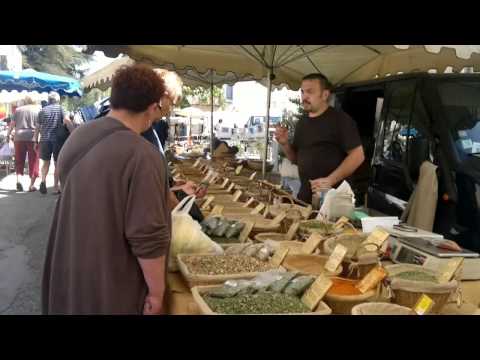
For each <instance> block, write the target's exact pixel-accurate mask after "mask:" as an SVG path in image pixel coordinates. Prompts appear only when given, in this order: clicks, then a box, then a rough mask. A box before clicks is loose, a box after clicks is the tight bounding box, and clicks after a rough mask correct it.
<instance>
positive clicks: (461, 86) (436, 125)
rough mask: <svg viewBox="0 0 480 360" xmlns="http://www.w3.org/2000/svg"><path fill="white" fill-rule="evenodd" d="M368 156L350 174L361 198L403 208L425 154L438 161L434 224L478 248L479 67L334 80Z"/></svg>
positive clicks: (338, 102) (394, 211)
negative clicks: (476, 70) (471, 71)
mask: <svg viewBox="0 0 480 360" xmlns="http://www.w3.org/2000/svg"><path fill="white" fill-rule="evenodd" d="M335 107H336V108H340V109H342V110H343V111H345V112H346V113H348V114H349V115H350V116H352V118H353V119H355V120H356V121H357V123H358V128H359V131H360V135H361V137H362V140H363V143H364V148H365V153H366V157H367V160H366V161H365V164H364V165H363V166H362V167H361V168H360V169H359V170H358V171H357V172H356V174H355V175H354V176H353V178H352V182H353V187H354V190H355V192H356V194H357V199H359V203H358V204H357V205H362V202H363V201H364V199H366V201H367V205H368V207H369V208H372V209H376V210H378V211H381V212H383V213H385V214H388V215H396V216H400V215H401V213H402V211H403V209H402V204H403V205H404V204H405V202H407V201H408V200H409V197H410V195H411V193H412V191H413V189H414V187H415V184H416V182H417V180H418V176H419V167H420V165H421V164H422V163H423V161H425V160H429V161H431V162H433V163H434V164H435V165H437V166H438V170H437V175H438V179H439V189H438V198H439V201H438V206H437V212H436V217H435V225H434V229H433V230H434V232H437V233H440V234H443V235H444V236H445V238H447V239H451V240H455V241H456V242H457V243H458V244H459V245H461V246H463V247H465V248H467V249H470V250H473V251H477V252H479V251H480V212H479V208H480V75H479V74H429V73H415V74H408V75H395V76H390V77H386V78H382V79H377V80H372V81H367V82H362V83H356V84H348V85H342V86H339V87H337V89H336V91H335Z"/></svg>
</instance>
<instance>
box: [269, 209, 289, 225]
mask: <svg viewBox="0 0 480 360" xmlns="http://www.w3.org/2000/svg"><path fill="white" fill-rule="evenodd" d="M286 216H287V213H286V212H285V211H282V212H281V213H280V214H278V215H277V216H275V218H274V219H273V220H272V223H273V224H274V225H276V224H280V223H281V222H282V221H283V219H285V217H286Z"/></svg>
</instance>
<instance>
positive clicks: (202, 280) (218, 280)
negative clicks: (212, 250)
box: [177, 254, 260, 288]
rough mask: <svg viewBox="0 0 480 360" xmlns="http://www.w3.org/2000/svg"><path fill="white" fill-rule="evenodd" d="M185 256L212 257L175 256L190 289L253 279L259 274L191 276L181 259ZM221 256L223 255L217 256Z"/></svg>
mask: <svg viewBox="0 0 480 360" xmlns="http://www.w3.org/2000/svg"><path fill="white" fill-rule="evenodd" d="M185 256H212V254H195V255H193V254H179V255H177V262H178V267H179V269H180V272H181V273H182V276H183V277H184V278H185V280H186V282H187V284H188V286H189V287H190V288H192V287H194V286H199V285H216V284H223V283H224V282H225V281H228V280H236V279H247V280H248V279H253V278H254V277H256V276H257V275H259V274H260V273H259V272H251V273H238V274H226V275H204V274H201V275H200V274H192V273H191V272H190V271H189V270H188V267H187V265H185V263H184V262H183V258H184V257H185ZM217 256H223V255H217Z"/></svg>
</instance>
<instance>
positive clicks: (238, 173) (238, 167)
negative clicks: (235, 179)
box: [235, 165, 243, 175]
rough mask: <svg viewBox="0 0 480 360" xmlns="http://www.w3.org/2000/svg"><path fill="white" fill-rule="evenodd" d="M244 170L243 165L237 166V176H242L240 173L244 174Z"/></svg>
mask: <svg viewBox="0 0 480 360" xmlns="http://www.w3.org/2000/svg"><path fill="white" fill-rule="evenodd" d="M242 169H243V165H239V166H237V168H236V169H235V175H240V173H241V172H242Z"/></svg>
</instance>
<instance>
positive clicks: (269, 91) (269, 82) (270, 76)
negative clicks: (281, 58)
mask: <svg viewBox="0 0 480 360" xmlns="http://www.w3.org/2000/svg"><path fill="white" fill-rule="evenodd" d="M274 77H275V75H274V74H273V72H272V69H271V68H268V75H267V116H266V121H265V152H264V156H263V162H262V177H263V179H264V180H265V177H266V174H267V156H268V143H269V131H268V130H269V127H270V99H271V96H272V80H273V79H274Z"/></svg>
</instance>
